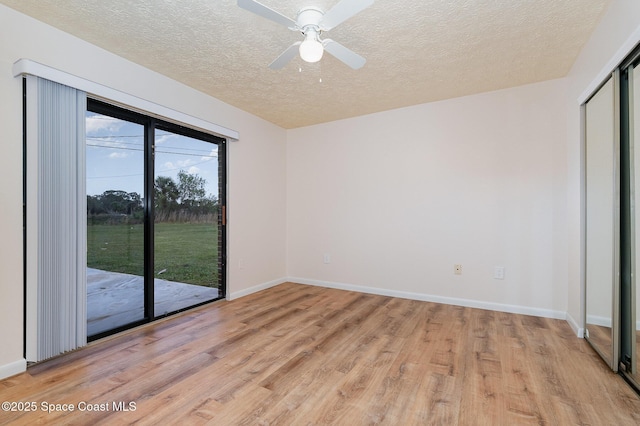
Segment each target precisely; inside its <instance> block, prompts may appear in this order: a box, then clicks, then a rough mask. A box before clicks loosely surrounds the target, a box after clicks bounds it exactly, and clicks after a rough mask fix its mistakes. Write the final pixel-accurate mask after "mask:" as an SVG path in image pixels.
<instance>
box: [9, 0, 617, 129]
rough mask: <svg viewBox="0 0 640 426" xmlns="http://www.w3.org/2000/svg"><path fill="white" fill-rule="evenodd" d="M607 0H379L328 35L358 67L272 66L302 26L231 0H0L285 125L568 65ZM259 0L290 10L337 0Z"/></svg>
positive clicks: (527, 79) (562, 71) (542, 74)
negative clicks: (354, 56)
mask: <svg viewBox="0 0 640 426" xmlns="http://www.w3.org/2000/svg"><path fill="white" fill-rule="evenodd" d="M610 2H611V0H420V1H416V0H377V1H376V2H375V3H374V4H373V5H372V6H371V7H369V8H367V9H365V10H364V11H363V12H361V13H359V14H358V15H356V16H354V17H353V18H351V19H349V20H347V21H345V22H344V23H342V24H340V25H339V26H337V27H336V28H334V29H332V30H331V31H330V32H329V33H328V34H326V35H325V37H324V38H329V37H330V38H331V39H333V40H336V41H338V42H340V43H342V44H344V45H345V46H347V47H349V48H350V49H352V50H353V51H355V52H356V53H358V54H360V55H362V56H364V57H365V58H366V59H367V63H366V64H365V66H364V67H363V68H361V69H359V70H352V69H351V68H349V67H347V66H346V65H344V64H343V63H341V62H339V61H338V60H336V59H335V58H333V57H332V56H330V55H328V54H326V55H324V57H323V58H322V60H321V61H320V62H319V63H316V64H307V63H305V62H303V61H302V60H301V59H300V58H299V57H296V58H295V59H294V60H293V61H291V62H290V63H289V64H288V65H287V66H285V67H284V68H283V69H281V70H278V71H273V70H271V69H269V68H268V65H269V63H271V61H272V60H273V59H275V58H276V57H277V56H278V55H279V54H280V53H281V52H282V51H283V50H284V49H285V48H286V47H288V46H289V45H290V44H291V43H293V42H294V41H298V40H301V36H299V35H298V34H296V33H294V32H292V31H289V30H287V29H286V28H285V27H282V26H280V25H278V24H276V23H274V22H271V21H268V20H266V19H264V18H261V17H258V16H256V15H254V14H252V13H250V12H248V11H246V10H244V9H240V8H239V7H238V6H237V5H236V0H180V1H178V0H174V1H170V0H165V1H158V0H108V1H105V0H0V3H3V4H5V5H7V6H9V7H11V8H13V9H16V10H18V11H20V12H23V13H25V14H27V15H30V16H32V17H34V18H36V19H38V20H40V21H43V22H46V23H48V24H50V25H52V26H54V27H57V28H59V29H61V30H63V31H65V32H68V33H70V34H73V35H75V36H77V37H79V38H81V39H84V40H86V41H88V42H90V43H92V44H95V45H97V46H100V47H102V48H104V49H106V50H109V51H111V52H113V53H115V54H117V55H119V56H122V57H124V58H127V59H129V60H131V61H133V62H136V63H138V64H140V65H143V66H145V67H147V68H150V69H153V70H155V71H157V72H159V73H161V74H164V75H166V76H168V77H171V78H173V79H175V80H178V81H181V82H182V83H185V84H187V85H189V86H191V87H193V88H195V89H197V90H200V91H202V92H205V93H207V94H209V95H211V96H214V97H216V98H218V99H220V100H222V101H225V102H227V103H229V104H231V105H234V106H236V107H239V108H241V109H243V110H245V111H248V112H251V113H253V114H255V115H257V116H260V117H262V118H264V119H265V120H268V121H270V122H273V123H275V124H277V125H279V126H282V127H284V128H295V127H301V126H306V125H311V124H316V123H322V122H327V121H333V120H337V119H341V118H347V117H353V116H358V115H363V114H368V113H372V112H378V111H384V110H388V109H393V108H398V107H404V106H409V105H415V104H420V103H426V102H431V101H436V100H442V99H448V98H453V97H458V96H464V95H470V94H474V93H480V92H485V91H490V90H497V89H501V88H507V87H513V86H518V85H522V84H527V83H533V82H537V81H543V80H548V79H553V78H559V77H563V76H565V75H566V74H567V72H568V71H569V69H570V68H571V65H572V64H573V62H574V60H575V58H576V56H577V55H578V53H579V51H580V49H581V47H582V46H583V45H584V43H585V42H586V41H587V39H588V38H589V35H590V34H591V32H592V31H593V29H594V27H595V25H596V24H597V22H598V20H599V19H600V17H601V16H602V14H603V13H604V11H605V10H606V7H607V6H608V4H609V3H610ZM261 3H263V4H264V5H266V6H269V7H271V8H273V9H275V10H277V11H279V12H281V13H283V14H285V15H287V16H289V17H291V18H293V19H295V16H296V13H297V12H298V10H300V9H301V8H302V7H304V6H317V7H320V8H321V9H323V10H325V11H326V10H328V9H329V8H331V7H332V6H333V5H335V4H336V3H337V0H261ZM300 68H302V72H300ZM320 79H321V80H322V81H321V82H320Z"/></svg>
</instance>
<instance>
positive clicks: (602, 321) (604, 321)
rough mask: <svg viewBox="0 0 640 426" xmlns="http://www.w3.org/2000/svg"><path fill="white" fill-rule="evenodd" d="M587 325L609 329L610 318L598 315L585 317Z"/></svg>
mask: <svg viewBox="0 0 640 426" xmlns="http://www.w3.org/2000/svg"><path fill="white" fill-rule="evenodd" d="M587 324H594V325H599V326H602V327H611V318H607V317H602V316H598V315H587Z"/></svg>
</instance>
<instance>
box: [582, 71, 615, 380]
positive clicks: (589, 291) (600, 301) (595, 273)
mask: <svg viewBox="0 0 640 426" xmlns="http://www.w3.org/2000/svg"><path fill="white" fill-rule="evenodd" d="M616 81H617V77H616V76H615V75H614V76H611V77H610V78H609V79H608V80H607V81H606V82H605V83H604V84H603V85H602V87H600V89H599V90H598V91H597V92H596V93H595V94H594V95H593V96H592V97H591V98H590V99H589V100H588V101H587V102H586V104H585V105H584V107H583V113H584V119H585V127H584V139H585V205H586V209H585V219H586V220H585V223H586V229H585V284H586V288H585V293H586V323H585V324H586V328H585V338H586V339H587V340H588V341H589V343H591V345H592V346H593V348H594V349H595V350H596V351H597V352H598V353H599V354H600V356H601V357H602V358H603V359H604V360H605V361H606V362H607V364H608V365H609V366H610V367H611V368H612V369H613V370H614V371H615V370H616V368H617V358H618V339H617V317H618V312H617V311H618V304H617V303H614V301H615V300H616V295H617V293H618V288H619V277H620V264H619V260H618V259H619V256H618V245H619V226H618V224H619V211H620V208H619V183H618V182H619V173H620V172H619V161H618V158H619V143H618V141H617V138H616V133H617V132H616V115H617V114H616V108H615V97H616V96H615V93H616V91H615V88H616V84H615V83H616Z"/></svg>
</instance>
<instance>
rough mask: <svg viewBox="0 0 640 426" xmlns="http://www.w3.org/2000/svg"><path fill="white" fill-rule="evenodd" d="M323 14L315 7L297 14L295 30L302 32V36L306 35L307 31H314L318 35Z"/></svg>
mask: <svg viewBox="0 0 640 426" xmlns="http://www.w3.org/2000/svg"><path fill="white" fill-rule="evenodd" d="M323 15H324V13H323V12H322V11H321V10H320V9H317V8H315V7H308V8H305V9H302V10H301V11H300V12H298V16H297V17H296V25H297V27H298V28H297V29H299V30H300V31H302V34H305V35H306V34H307V32H308V31H309V30H314V31H315V32H316V33H317V34H318V35H319V34H320V31H321V30H322V29H321V28H320V21H321V20H322V16H323Z"/></svg>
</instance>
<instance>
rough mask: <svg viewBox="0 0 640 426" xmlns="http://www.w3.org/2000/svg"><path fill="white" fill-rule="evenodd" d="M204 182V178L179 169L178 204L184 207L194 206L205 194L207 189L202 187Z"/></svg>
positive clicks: (205, 182)
mask: <svg viewBox="0 0 640 426" xmlns="http://www.w3.org/2000/svg"><path fill="white" fill-rule="evenodd" d="M206 184H207V181H206V180H205V179H204V178H202V177H200V176H198V175H192V174H189V173H187V172H185V171H184V170H180V171H179V172H178V192H179V194H180V204H181V205H182V206H184V207H190V206H196V205H197V204H198V203H197V202H198V201H200V200H201V199H203V198H205V197H206V195H207V191H206V190H205V188H204V187H205V185H206Z"/></svg>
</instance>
